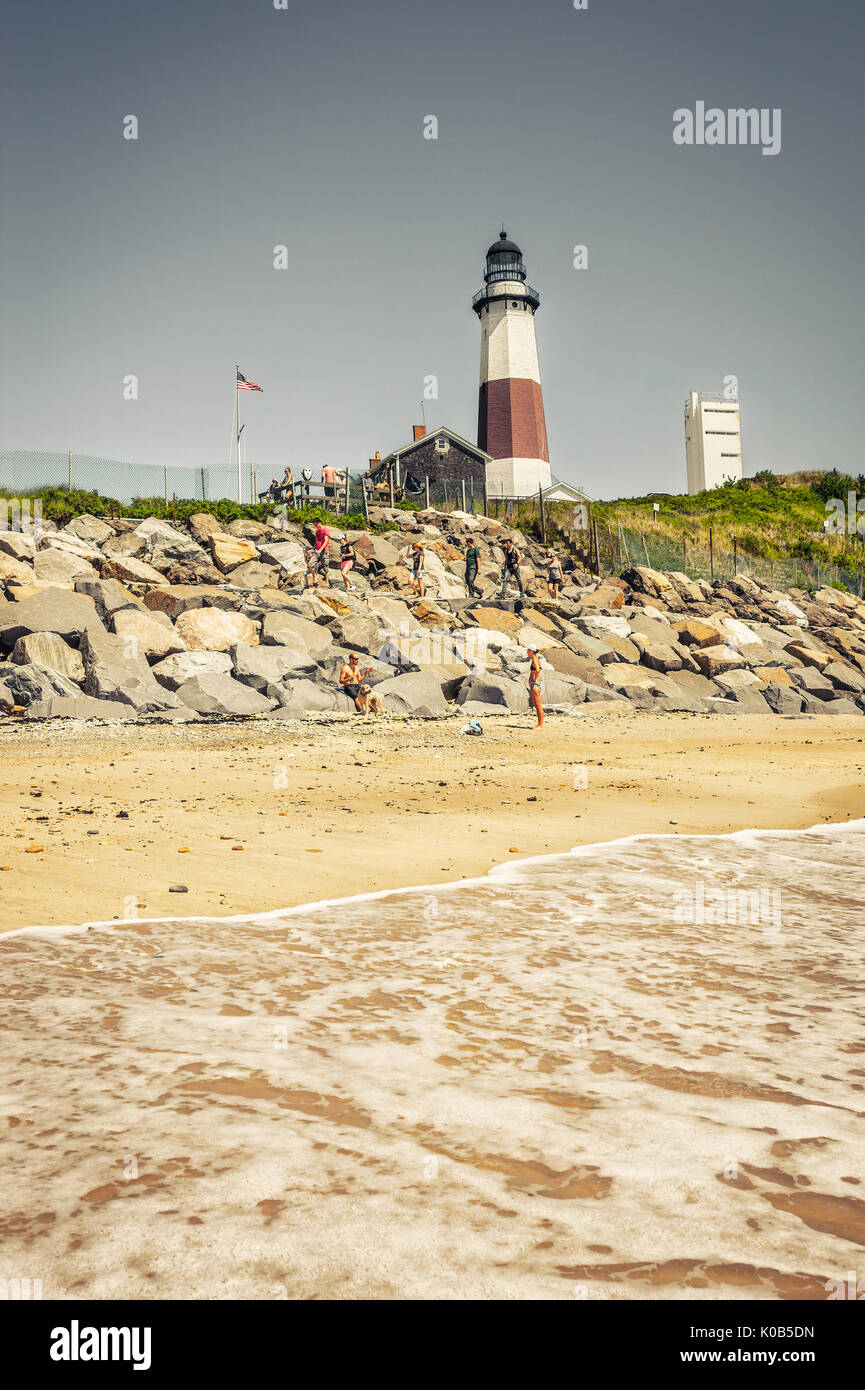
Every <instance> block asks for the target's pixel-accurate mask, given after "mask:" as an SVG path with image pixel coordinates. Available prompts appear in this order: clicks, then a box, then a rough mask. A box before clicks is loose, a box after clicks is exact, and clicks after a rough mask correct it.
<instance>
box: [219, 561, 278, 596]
mask: <svg viewBox="0 0 865 1390" xmlns="http://www.w3.org/2000/svg"><path fill="white" fill-rule="evenodd" d="M226 580H227V582H228V583H229V584H233V585H234V587H235V588H236V589H270V588H272V587H273V586H274V585H276V584H278V582H279V571H278V570H275V569H274V567H273V565H262V564H261V562H260V561H259V560H247V561H246V562H245V563H244V564H242V565H236V566H235V567H234V569H233V570H232V571H231V573H230V574H229V575H227V576H226Z"/></svg>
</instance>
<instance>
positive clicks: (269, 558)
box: [258, 541, 306, 575]
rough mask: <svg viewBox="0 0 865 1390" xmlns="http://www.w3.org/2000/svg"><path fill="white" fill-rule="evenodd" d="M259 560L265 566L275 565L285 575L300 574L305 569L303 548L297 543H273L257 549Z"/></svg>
mask: <svg viewBox="0 0 865 1390" xmlns="http://www.w3.org/2000/svg"><path fill="white" fill-rule="evenodd" d="M258 554H259V558H260V560H262V561H263V563H264V564H266V565H275V566H276V568H277V569H279V570H281V571H282V572H283V573H284V574H286V575H291V574H302V573H303V571H304V570H305V569H306V564H305V562H304V558H303V546H302V545H300V544H299V543H298V542H297V541H274V542H272V543H271V544H269V545H260V546H259V547H258Z"/></svg>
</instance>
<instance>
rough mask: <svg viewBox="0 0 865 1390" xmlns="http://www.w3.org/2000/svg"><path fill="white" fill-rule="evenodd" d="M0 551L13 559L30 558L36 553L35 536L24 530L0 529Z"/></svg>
mask: <svg viewBox="0 0 865 1390" xmlns="http://www.w3.org/2000/svg"><path fill="white" fill-rule="evenodd" d="M0 553H2V554H3V555H11V557H12V559H13V560H32V559H33V556H34V555H35V554H36V538H35V537H34V536H31V535H30V534H29V533H27V532H25V531H6V530H0Z"/></svg>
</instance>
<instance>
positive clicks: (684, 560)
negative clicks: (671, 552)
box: [682, 536, 688, 574]
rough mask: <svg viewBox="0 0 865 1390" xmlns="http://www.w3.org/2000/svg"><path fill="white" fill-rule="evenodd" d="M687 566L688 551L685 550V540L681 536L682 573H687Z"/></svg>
mask: <svg viewBox="0 0 865 1390" xmlns="http://www.w3.org/2000/svg"><path fill="white" fill-rule="evenodd" d="M687 566H688V552H687V550H686V541H685V537H684V536H683V537H682V573H683V574H687V573H688V568H687Z"/></svg>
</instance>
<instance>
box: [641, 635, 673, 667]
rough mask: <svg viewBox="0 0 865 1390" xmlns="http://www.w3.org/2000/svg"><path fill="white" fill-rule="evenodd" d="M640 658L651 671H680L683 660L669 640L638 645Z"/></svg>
mask: <svg viewBox="0 0 865 1390" xmlns="http://www.w3.org/2000/svg"><path fill="white" fill-rule="evenodd" d="M636 645H637V647H638V648H639V649H640V660H641V661H642V663H643V665H644V666H648V667H649V669H650V670H651V671H681V669H682V667H683V665H684V664H685V662H684V661H683V659H682V657H681V656H680V655H679V653H678V652H677V651H676V649H675V647H674V646H673V645H672V643H670V642H649V641H646V642H645V644H644V645H643V646H642V647H640V643H636Z"/></svg>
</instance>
